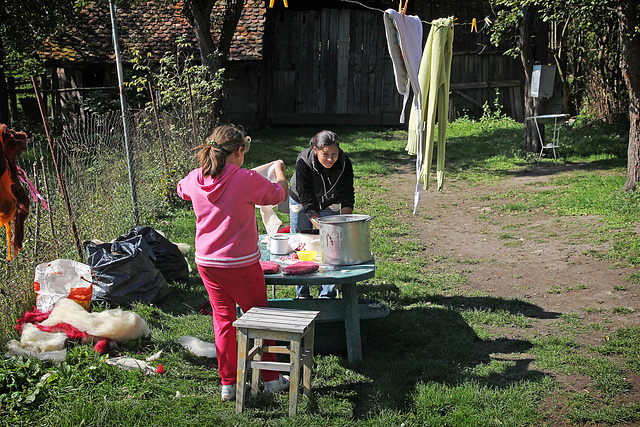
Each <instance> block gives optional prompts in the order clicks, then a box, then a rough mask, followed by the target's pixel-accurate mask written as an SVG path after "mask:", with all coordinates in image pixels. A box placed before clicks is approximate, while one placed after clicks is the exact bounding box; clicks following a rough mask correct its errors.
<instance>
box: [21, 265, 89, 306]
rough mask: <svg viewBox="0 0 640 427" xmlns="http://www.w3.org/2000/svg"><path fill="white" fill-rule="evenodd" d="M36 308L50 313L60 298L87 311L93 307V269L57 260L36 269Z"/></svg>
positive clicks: (34, 282)
mask: <svg viewBox="0 0 640 427" xmlns="http://www.w3.org/2000/svg"><path fill="white" fill-rule="evenodd" d="M33 289H34V290H35V292H36V308H37V309H38V310H40V311H42V312H46V311H50V310H51V309H53V305H54V304H55V303H56V301H58V300H59V299H60V298H69V299H71V300H74V301H75V302H77V303H78V304H80V305H81V306H82V307H83V308H84V309H85V310H88V309H89V306H90V305H91V292H92V289H93V282H92V277H91V268H90V267H89V266H88V265H86V264H83V263H81V262H78V261H73V260H70V259H57V260H55V261H51V262H44V263H42V264H39V265H38V266H37V267H36V272H35V277H34V279H33Z"/></svg>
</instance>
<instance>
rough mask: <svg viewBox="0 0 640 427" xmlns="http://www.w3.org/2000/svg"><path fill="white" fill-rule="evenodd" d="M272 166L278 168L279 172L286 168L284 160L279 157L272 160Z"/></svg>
mask: <svg viewBox="0 0 640 427" xmlns="http://www.w3.org/2000/svg"><path fill="white" fill-rule="evenodd" d="M273 166H274V168H276V169H279V170H280V172H282V173H284V171H286V170H287V165H285V164H284V161H283V160H281V159H278V160H276V161H274V162H273Z"/></svg>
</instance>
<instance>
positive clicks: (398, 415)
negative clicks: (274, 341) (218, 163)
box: [0, 119, 640, 426]
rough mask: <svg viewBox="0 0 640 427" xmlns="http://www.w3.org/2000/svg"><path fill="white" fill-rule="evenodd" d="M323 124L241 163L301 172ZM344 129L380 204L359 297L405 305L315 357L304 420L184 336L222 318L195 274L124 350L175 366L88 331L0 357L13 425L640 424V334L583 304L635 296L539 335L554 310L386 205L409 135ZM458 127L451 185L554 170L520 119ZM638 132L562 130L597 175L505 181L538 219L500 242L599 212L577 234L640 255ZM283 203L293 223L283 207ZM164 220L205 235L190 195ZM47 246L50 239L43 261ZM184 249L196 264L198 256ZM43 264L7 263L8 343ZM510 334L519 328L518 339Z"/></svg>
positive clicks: (174, 236) (374, 206)
mask: <svg viewBox="0 0 640 427" xmlns="http://www.w3.org/2000/svg"><path fill="white" fill-rule="evenodd" d="M318 130H320V129H315V128H313V129H312V128H291V129H271V130H264V131H260V132H256V133H254V134H252V135H251V136H252V138H253V143H252V147H251V151H250V152H249V154H248V155H247V158H246V162H247V163H246V165H245V166H247V167H254V166H256V165H259V164H262V163H265V162H267V161H270V160H273V159H274V158H275V157H274V156H277V157H278V158H282V159H283V160H284V161H285V163H286V164H287V165H290V167H289V168H288V169H287V176H288V177H290V176H291V174H292V173H293V170H292V165H293V164H294V162H295V158H296V156H297V154H298V152H299V151H300V150H302V149H303V148H305V147H306V146H307V145H308V141H309V139H310V138H311V137H312V136H313V134H315V133H316V132H317V131H318ZM333 130H334V131H336V132H337V134H338V136H339V137H340V141H341V146H342V148H343V149H344V150H345V151H346V152H347V153H348V155H349V156H350V157H351V159H352V161H353V164H354V171H355V175H356V187H357V190H356V191H357V194H356V204H357V206H358V212H359V213H366V214H369V215H376V218H375V220H374V221H375V222H374V223H372V224H375V225H374V226H372V227H371V236H372V250H373V252H374V253H375V256H376V277H375V278H373V279H371V280H368V281H366V282H363V283H360V284H359V285H358V293H359V295H361V297H364V298H374V299H379V300H381V301H384V302H385V303H387V304H388V305H389V307H390V309H391V312H390V315H389V316H388V317H387V318H384V319H377V320H374V321H372V322H371V324H370V325H369V331H368V335H367V340H366V342H365V343H364V346H363V352H364V361H363V362H362V363H361V364H358V365H355V366H350V365H349V364H348V363H347V361H346V355H344V354H340V353H336V354H317V355H316V356H315V362H316V367H315V371H314V377H313V390H314V391H313V398H312V399H306V398H301V399H300V403H299V412H298V415H297V416H296V417H294V418H289V417H288V416H287V412H288V411H287V394H284V395H277V396H267V395H265V394H262V393H260V394H259V395H258V396H256V397H249V398H248V402H247V405H246V406H247V409H246V411H245V412H244V413H243V414H235V412H234V405H233V403H223V402H221V401H220V400H219V395H220V381H219V377H218V374H217V369H216V367H215V363H214V361H212V360H209V359H205V358H200V357H196V356H193V355H192V354H190V353H189V352H187V351H186V350H184V349H183V348H182V347H181V346H180V345H179V344H177V343H176V339H177V338H178V337H180V336H182V335H193V336H196V337H198V338H200V339H203V340H205V341H212V340H213V326H212V319H211V317H210V316H205V315H201V314H199V313H198V308H199V307H200V306H202V305H205V306H206V304H207V303H208V300H207V297H206V293H205V292H204V290H203V289H202V285H201V282H200V280H199V278H198V276H197V274H196V273H195V272H194V273H193V274H192V276H191V278H190V280H189V283H187V284H171V285H170V292H171V293H170V298H167V299H166V300H165V301H163V302H162V303H161V304H159V305H154V306H151V305H143V304H136V305H134V306H133V307H132V308H131V309H132V310H134V311H135V312H137V313H138V314H140V315H141V316H142V317H143V318H144V319H145V320H146V321H147V323H148V325H149V326H150V328H151V330H152V335H151V337H150V338H149V339H147V340H145V341H144V343H143V344H142V345H141V346H140V347H137V348H134V349H128V348H119V349H117V351H114V352H113V354H114V355H115V354H123V355H128V356H132V357H137V358H141V359H142V358H144V357H145V356H148V355H151V354H155V353H157V352H158V351H160V350H162V355H161V358H160V359H159V360H160V362H161V363H162V364H163V366H164V367H165V369H166V371H165V373H164V374H162V375H150V376H145V375H142V374H141V373H140V372H135V371H133V372H130V371H124V370H120V369H118V368H115V367H111V366H107V365H106V364H105V363H104V357H101V356H99V355H97V354H96V353H95V352H94V351H93V349H92V348H91V346H90V345H88V344H80V343H70V344H69V345H68V347H69V348H68V354H67V357H66V361H65V362H64V363H61V364H58V365H54V364H52V363H50V362H39V361H36V360H29V359H3V360H1V361H0V419H2V420H4V422H5V423H6V424H8V425H12V424H14V425H26V424H34V425H42V426H48V425H56V426H77V425H91V426H101V425H128V426H150V425H153V426H155V425H194V426H196V425H197V426H201V425H238V426H240V425H242V426H245V425H247V426H270V425H278V426H281V425H285V426H288V425H291V426H293V425H310V426H327V425H329V426H344V425H370V426H374V425H375V426H379V425H382V426H392V425H393V426H399V425H403V424H404V425H405V426H441V425H448V426H470V425H477V426H493V425H495V426H497V425H509V426H538V425H545V424H546V423H549V422H550V421H549V420H550V419H554V420H561V421H562V422H564V423H568V424H570V423H575V424H577V425H585V424H593V423H603V424H616V423H629V424H638V423H640V405H638V404H637V403H629V402H625V401H624V396H625V394H626V393H628V392H629V383H628V381H627V380H626V379H625V377H626V375H627V374H628V373H629V372H633V373H635V374H638V373H640V362H638V360H640V357H639V355H640V332H639V330H638V328H637V327H618V326H617V325H616V324H615V323H612V322H607V321H605V320H602V322H599V323H598V324H597V326H594V324H587V323H586V322H585V320H584V319H583V316H582V315H587V314H588V315H601V316H605V317H606V315H607V314H615V315H618V316H620V315H622V316H633V315H634V314H633V313H629V312H628V311H627V310H628V309H626V308H625V307H624V306H622V305H621V306H620V307H616V308H614V309H613V310H611V313H608V311H606V310H604V309H601V308H599V307H590V308H585V309H584V310H583V313H581V314H577V313H567V314H564V315H562V316H560V317H559V318H555V319H550V320H548V321H549V322H550V326H549V330H550V331H551V332H550V333H549V334H548V335H544V336H539V335H536V334H534V333H532V330H533V328H532V326H533V325H536V324H538V323H539V322H540V319H539V317H538V316H539V310H537V309H538V308H537V307H535V306H533V305H532V304H530V303H529V302H527V301H524V300H519V299H507V298H495V297H492V296H488V295H485V294H482V293H477V292H475V293H474V292H470V290H469V289H468V288H469V287H468V278H467V276H466V274H464V271H457V270H452V269H450V268H448V267H446V266H445V264H446V259H444V258H442V259H440V260H435V259H433V257H432V256H430V255H429V253H428V248H427V247H425V246H424V245H422V244H421V243H420V242H419V241H418V240H417V239H416V238H415V236H414V235H413V233H412V230H411V228H410V227H409V226H408V225H407V224H406V221H404V220H405V219H406V218H407V217H409V216H410V215H411V206H410V204H411V201H406V202H400V203H389V200H390V193H389V192H390V191H392V190H388V189H386V188H384V187H383V185H382V183H383V180H384V179H385V178H386V177H388V176H390V175H391V174H393V172H394V170H395V168H396V167H398V166H400V165H406V164H409V165H411V164H412V162H413V159H411V158H409V156H407V155H406V153H405V152H404V145H405V138H406V132H405V131H398V130H385V129H373V130H372V129H367V128H335V129H333ZM447 135H448V141H447V165H446V167H447V169H446V174H445V186H446V185H447V180H450V179H457V180H460V181H463V182H466V183H468V184H469V185H476V184H478V183H496V184H499V183H500V181H501V180H503V179H505V178H508V177H512V176H515V175H518V174H522V173H525V172H526V170H527V169H530V168H546V167H551V165H552V164H553V161H551V162H549V161H547V160H545V161H543V162H542V163H541V164H537V163H536V159H535V156H532V155H530V154H528V153H524V152H523V151H522V148H521V146H522V138H523V127H522V125H521V124H518V123H514V122H513V121H511V120H508V119H496V120H481V121H472V120H469V119H461V120H458V121H456V122H454V123H452V124H450V125H449V128H448V134H447ZM625 138H626V136H625V134H624V132H623V130H621V128H616V127H612V126H599V125H594V126H591V127H588V128H579V127H577V126H576V127H572V126H567V127H566V128H565V129H563V131H562V134H561V144H562V151H561V155H562V156H563V161H564V162H574V163H585V164H586V166H585V167H586V168H587V169H586V170H582V171H574V172H571V173H563V174H558V175H557V176H555V177H553V178H552V180H551V182H549V183H545V184H544V187H543V188H540V191H536V192H534V193H529V192H516V191H514V192H500V191H499V189H498V190H496V193H495V195H493V196H492V197H491V198H490V199H491V200H504V201H506V202H507V203H506V204H505V205H504V206H502V207H501V208H500V210H499V211H500V212H501V213H502V214H504V215H519V216H523V218H525V219H523V220H522V221H518V222H519V225H517V226H514V227H513V228H512V229H511V228H510V229H508V230H505V231H504V232H503V233H502V234H500V235H497V236H495V237H497V238H498V239H501V240H502V241H503V242H504V243H505V244H511V243H513V244H518V245H520V244H521V240H519V239H520V237H522V238H523V239H525V240H529V239H530V237H529V236H528V235H527V234H525V232H526V227H527V223H528V221H527V220H526V218H527V217H526V216H527V215H534V214H535V212H539V211H544V212H547V213H552V214H556V215H557V216H558V218H559V221H561V220H562V219H570V218H572V217H575V216H583V215H592V216H594V217H596V218H597V219H598V221H599V223H601V225H600V226H599V227H596V228H594V229H593V235H590V236H576V238H580V239H584V238H590V239H593V240H594V241H596V240H597V241H600V242H608V243H610V245H609V249H608V250H607V251H606V252H603V253H601V252H594V253H593V255H594V256H600V257H606V258H608V259H611V260H612V261H615V262H619V263H624V264H625V265H632V266H634V265H638V263H640V261H639V256H640V255H639V254H640V247H639V246H638V243H637V236H636V239H635V240H634V234H633V232H632V230H633V226H634V225H635V224H637V218H638V217H639V215H638V214H639V213H640V212H639V211H638V210H639V209H640V208H639V207H638V198H637V195H633V194H627V193H624V194H623V193H620V192H619V191H618V189H619V188H620V187H621V185H622V183H623V182H624V174H625V165H626V161H625V158H626V157H625V156H626V154H625V153H626V146H625ZM139 191H142V190H139ZM488 200H489V199H488ZM488 200H487V201H488ZM163 206H164V205H163ZM280 215H281V218H282V219H283V221H284V222H285V223H286V221H287V217H286V215H282V214H280ZM423 220H424V221H437V218H430V217H426V218H423ZM558 224H562V225H565V224H566V225H567V226H568V227H571V224H570V223H565V222H558ZM150 225H152V226H154V227H155V228H157V229H160V230H162V231H163V232H165V233H166V234H167V236H168V237H169V238H170V239H171V240H173V241H180V242H186V243H189V244H192V245H193V238H194V237H193V230H194V227H195V218H194V215H193V213H192V211H191V210H190V208H189V206H188V205H186V204H180V203H178V204H174V205H172V207H171V209H169V210H168V211H166V212H164V213H163V214H162V215H161V216H160V217H158V218H156V219H155V220H154V222H152V223H151V224H150ZM523 230H524V231H523ZM613 230H615V231H616V232H615V233H614V232H612V231H613ZM263 231H264V230H262V229H261V232H263ZM112 232H114V233H115V230H112ZM531 232H532V233H533V231H531ZM576 232H577V231H576ZM547 237H549V235H548V234H547ZM27 243H28V242H27ZM61 243H63V245H62V251H61V253H60V255H61V256H65V257H71V258H72V257H73V252H74V248H73V243H72V242H61ZM28 246H29V245H26V249H25V251H29V250H30V249H29V247H28ZM27 253H29V252H27ZM43 253H44V254H45V255H42V254H43ZM51 253H52V252H50V251H49V252H44V251H43V252H41V254H40V255H39V257H46V256H49V255H50V254H51ZM29 254H30V255H32V254H33V253H29ZM1 255H2V254H1V253H0V256H1ZM188 258H189V259H190V261H191V264H192V266H194V264H193V251H192V253H191V254H190V255H189V256H188ZM44 259H46V258H44ZM37 261H38V257H35V256H33V257H25V256H23V254H21V255H20V257H19V258H18V259H17V260H16V261H15V262H13V263H12V264H10V265H9V264H5V276H9V277H10V280H9V281H5V282H4V283H7V284H6V285H5V286H4V288H3V292H2V293H0V298H3V299H2V300H1V301H0V303H1V304H0V307H1V308H0V310H1V312H0V314H1V316H0V321H1V322H2V323H1V326H2V328H1V330H0V332H1V335H0V336H1V337H2V340H1V342H3V343H5V342H6V341H8V340H9V339H15V338H17V334H16V332H15V331H14V330H13V329H12V328H13V324H14V322H15V319H16V318H17V317H18V316H19V315H20V314H21V313H22V312H23V311H24V310H25V309H26V308H30V304H32V303H33V298H34V296H33V291H32V287H31V286H32V279H33V276H32V275H33V266H34V264H36V262H37ZM41 261H42V260H41ZM461 262H462V264H463V265H464V264H465V263H466V264H477V263H486V264H494V263H495V262H496V260H494V259H473V260H461ZM637 276H638V275H637V274H632V275H630V276H629V278H628V281H629V283H630V285H629V288H631V287H632V286H635V285H636V284H637V283H638V282H639V280H638V277H637ZM622 290H623V289H618V290H616V291H622ZM584 291H588V290H586V289H585V287H584V286H583V285H581V284H579V283H578V284H569V285H566V284H563V285H562V286H553V287H552V288H551V289H549V290H548V292H550V293H570V292H584ZM7 292H11V293H10V294H8V293H7ZM292 292H293V291H292V290H291V289H278V296H279V297H291V296H292ZM9 295H11V297H9ZM505 330H509V331H512V332H514V334H513V335H512V336H517V337H518V338H507V336H506V335H505V332H504V331H505ZM593 331H598V332H599V333H600V334H607V335H606V338H605V339H603V340H602V342H600V343H596V344H594V345H586V344H583V343H582V342H581V340H580V338H581V337H582V336H583V335H584V334H588V333H590V332H593ZM155 363H157V362H155ZM560 375H576V376H580V377H581V378H584V379H585V382H586V383H587V384H588V387H589V390H590V393H589V394H587V393H585V392H583V391H582V390H571V389H570V388H568V387H565V386H564V385H563V384H562V383H560V384H559V383H558V382H557V381H556V376H560ZM548 400H553V401H562V402H563V404H564V406H563V410H562V411H561V412H560V413H554V414H547V413H546V412H545V409H544V408H545V405H544V404H543V402H545V401H548ZM551 415H552V418H549V417H550V416H551Z"/></svg>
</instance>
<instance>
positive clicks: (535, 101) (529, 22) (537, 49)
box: [518, 6, 549, 153]
mask: <svg viewBox="0 0 640 427" xmlns="http://www.w3.org/2000/svg"><path fill="white" fill-rule="evenodd" d="M548 27H549V26H548V24H547V23H545V22H542V20H541V19H540V18H539V14H538V10H537V8H536V7H535V6H525V7H524V8H523V9H522V23H521V24H520V39H519V40H518V47H519V48H520V59H521V60H522V67H523V68H524V75H525V85H524V88H525V93H524V112H525V117H533V116H536V115H539V114H540V113H541V112H542V107H543V105H544V100H543V99H542V98H538V97H535V98H534V97H532V96H531V75H532V73H533V65H534V64H535V63H536V62H537V63H541V64H546V62H547V50H548V44H549V43H548V40H549V35H548V33H549V31H548ZM540 134H541V135H542V138H544V127H541V128H540ZM524 149H525V150H526V151H528V152H531V153H537V152H539V151H540V150H541V149H542V143H541V141H540V138H539V136H538V130H537V129H536V123H535V122H534V121H533V120H526V121H525V139H524Z"/></svg>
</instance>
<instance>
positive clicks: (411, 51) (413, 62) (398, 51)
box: [384, 9, 422, 123]
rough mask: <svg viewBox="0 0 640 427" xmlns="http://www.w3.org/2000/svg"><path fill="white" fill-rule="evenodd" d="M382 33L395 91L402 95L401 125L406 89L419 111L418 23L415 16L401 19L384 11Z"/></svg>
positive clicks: (419, 31) (420, 42) (401, 16)
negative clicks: (393, 78) (411, 93)
mask: <svg viewBox="0 0 640 427" xmlns="http://www.w3.org/2000/svg"><path fill="white" fill-rule="evenodd" d="M384 29H385V33H386V36H387V47H388V48H389V55H391V61H392V62H393V73H394V74H395V77H396V88H397V89H398V92H399V93H400V94H401V95H404V99H403V100H402V113H401V115H400V123H404V111H405V107H406V104H407V100H408V99H409V92H410V90H409V89H410V88H411V89H412V90H413V94H414V95H413V104H414V105H415V106H416V108H420V100H421V98H422V97H421V96H420V84H419V83H418V70H419V69H420V59H421V58H422V21H421V20H420V18H419V17H418V16H414V15H403V14H401V13H400V12H396V11H395V10H393V9H387V10H385V12H384Z"/></svg>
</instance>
